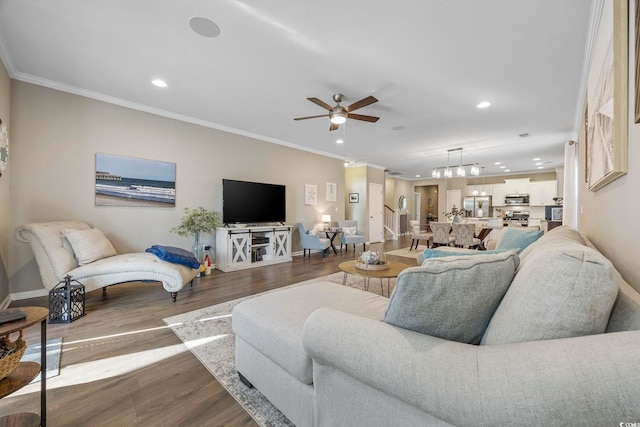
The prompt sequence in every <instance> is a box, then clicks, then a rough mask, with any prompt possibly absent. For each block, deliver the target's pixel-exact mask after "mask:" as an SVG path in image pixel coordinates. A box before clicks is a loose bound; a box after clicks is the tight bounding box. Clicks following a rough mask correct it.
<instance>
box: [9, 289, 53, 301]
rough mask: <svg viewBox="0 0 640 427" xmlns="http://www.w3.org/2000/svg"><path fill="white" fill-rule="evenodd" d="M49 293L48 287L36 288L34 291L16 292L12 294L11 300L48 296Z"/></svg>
mask: <svg viewBox="0 0 640 427" xmlns="http://www.w3.org/2000/svg"><path fill="white" fill-rule="evenodd" d="M47 295H49V291H47V290H46V289H36V290H34V291H24V292H16V293H13V294H11V295H10V297H11V301H18V300H21V299H29V298H37V297H46V296H47Z"/></svg>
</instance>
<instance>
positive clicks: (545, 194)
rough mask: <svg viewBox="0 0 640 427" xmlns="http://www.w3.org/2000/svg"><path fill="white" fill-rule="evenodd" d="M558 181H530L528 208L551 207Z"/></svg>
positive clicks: (556, 192)
mask: <svg viewBox="0 0 640 427" xmlns="http://www.w3.org/2000/svg"><path fill="white" fill-rule="evenodd" d="M557 187H558V181H556V180H549V181H532V182H531V184H530V190H531V192H530V195H529V206H547V205H553V204H554V201H553V198H554V197H556V195H557V194H558V188H557Z"/></svg>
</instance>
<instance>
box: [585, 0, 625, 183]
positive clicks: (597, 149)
mask: <svg viewBox="0 0 640 427" xmlns="http://www.w3.org/2000/svg"><path fill="white" fill-rule="evenodd" d="M628 16H629V7H628V2H626V1H614V0H605V2H604V6H603V9H602V14H601V16H600V25H599V26H598V33H597V35H596V40H595V44H594V48H593V54H592V55H593V56H592V58H591V66H590V68H589V76H588V80H587V123H586V128H587V135H586V141H587V147H586V150H585V151H586V173H587V177H586V181H587V188H588V189H589V190H591V191H596V190H599V189H600V188H602V187H604V186H605V185H607V184H609V183H610V182H611V181H613V180H615V179H616V178H619V177H620V176H622V175H624V174H625V173H627V137H628V126H627V125H628V96H629V91H628V82H627V76H628V57H629V51H628V46H629V40H628V27H629V25H628Z"/></svg>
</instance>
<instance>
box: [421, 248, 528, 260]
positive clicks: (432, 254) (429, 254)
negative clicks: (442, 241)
mask: <svg viewBox="0 0 640 427" xmlns="http://www.w3.org/2000/svg"><path fill="white" fill-rule="evenodd" d="M451 249H452V250H449V247H446V248H445V249H440V248H433V249H425V250H424V252H422V255H423V259H424V260H427V259H429V258H442V257H445V256H469V255H471V256H473V255H489V254H499V253H502V252H506V251H508V249H491V250H488V251H474V250H466V251H456V250H455V249H454V248H451ZM517 252H518V251H516V253H517Z"/></svg>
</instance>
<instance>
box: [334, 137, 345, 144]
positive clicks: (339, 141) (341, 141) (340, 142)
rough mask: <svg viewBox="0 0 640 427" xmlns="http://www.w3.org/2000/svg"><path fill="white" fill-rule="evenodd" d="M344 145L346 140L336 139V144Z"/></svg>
mask: <svg viewBox="0 0 640 427" xmlns="http://www.w3.org/2000/svg"><path fill="white" fill-rule="evenodd" d="M342 143H344V139H342V138H338V139H336V144H342Z"/></svg>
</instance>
